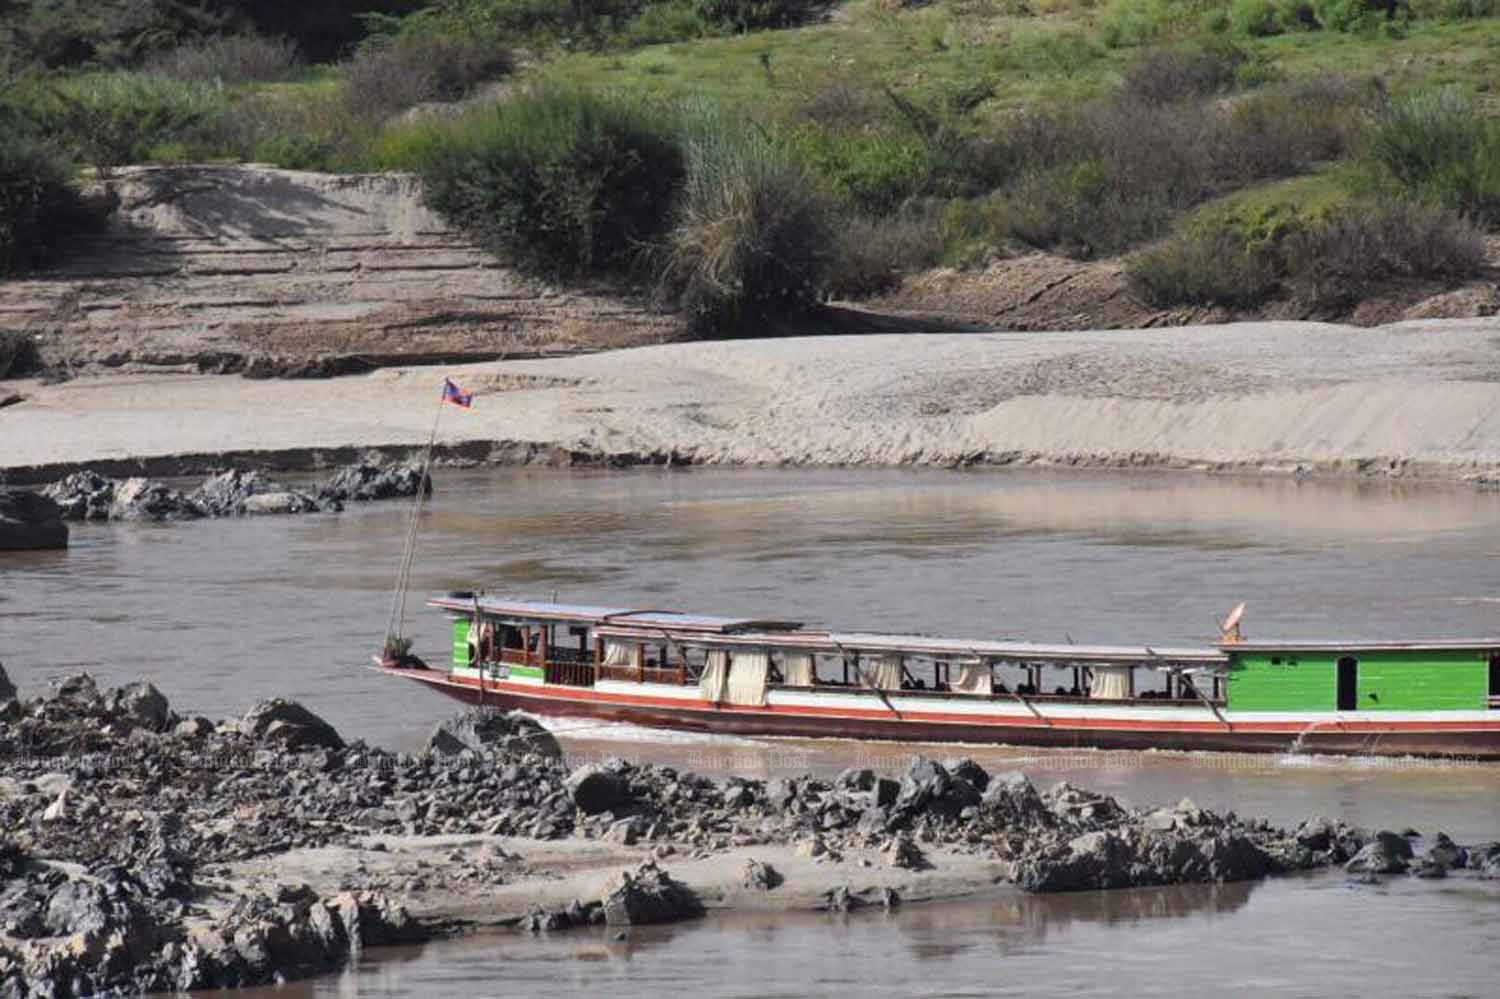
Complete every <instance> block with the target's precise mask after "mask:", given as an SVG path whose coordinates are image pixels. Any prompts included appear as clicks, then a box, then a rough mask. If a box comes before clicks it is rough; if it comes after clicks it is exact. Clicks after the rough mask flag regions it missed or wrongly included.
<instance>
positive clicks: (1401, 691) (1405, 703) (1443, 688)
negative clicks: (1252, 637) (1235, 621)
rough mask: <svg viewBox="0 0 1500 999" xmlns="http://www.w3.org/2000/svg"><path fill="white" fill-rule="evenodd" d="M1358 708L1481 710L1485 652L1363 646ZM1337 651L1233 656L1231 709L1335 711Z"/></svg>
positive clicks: (1485, 680)
mask: <svg viewBox="0 0 1500 999" xmlns="http://www.w3.org/2000/svg"><path fill="white" fill-rule="evenodd" d="M1353 657H1354V658H1355V659H1356V660H1357V661H1358V663H1359V674H1358V677H1359V683H1358V687H1357V690H1358V701H1357V703H1358V705H1359V707H1358V709H1357V710H1360V711H1370V712H1378V711H1482V710H1484V709H1485V707H1486V703H1487V699H1488V696H1489V657H1488V655H1487V654H1486V653H1485V652H1482V651H1479V650H1454V651H1448V650H1431V651H1374V650H1371V651H1366V652H1363V653H1359V654H1357V655H1354V656H1353ZM1341 658H1343V655H1341V654H1340V653H1338V652H1333V651H1329V652H1321V651H1320V652H1290V653H1282V654H1280V655H1276V654H1273V653H1271V652H1260V651H1257V652H1254V653H1236V654H1234V655H1233V656H1232V657H1231V661H1230V665H1229V707H1230V709H1231V710H1233V711H1336V710H1338V661H1339V660H1340V659H1341Z"/></svg>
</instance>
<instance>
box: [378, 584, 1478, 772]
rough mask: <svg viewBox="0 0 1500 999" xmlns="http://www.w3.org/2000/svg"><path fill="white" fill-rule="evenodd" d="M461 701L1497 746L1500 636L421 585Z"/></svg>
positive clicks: (742, 722)
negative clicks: (806, 620)
mask: <svg viewBox="0 0 1500 999" xmlns="http://www.w3.org/2000/svg"><path fill="white" fill-rule="evenodd" d="M428 604H429V606H431V607H434V608H437V609H439V610H442V611H444V612H446V613H447V614H448V615H449V616H450V618H451V619H452V643H453V644H452V654H451V661H450V662H448V663H447V664H445V665H444V666H442V667H441V668H436V667H432V666H428V665H426V664H425V663H422V662H421V661H420V660H417V659H415V658H412V657H402V658H401V659H400V660H399V661H393V660H390V659H384V660H380V661H378V664H377V667H376V668H378V669H380V670H381V671H383V672H385V673H388V674H390V675H392V676H399V677H402V678H404V679H407V680H411V681H414V682H417V683H421V684H424V685H425V686H427V687H430V688H431V689H433V690H436V691H440V692H442V693H444V694H447V695H449V696H451V697H455V698H457V699H459V700H461V701H465V702H468V703H471V704H484V705H493V706H496V707H500V708H507V709H508V708H519V709H521V710H525V711H529V712H533V713H536V714H541V715H563V716H577V717H586V718H595V719H605V720H611V721H620V722H630V723H634V724H637V725H645V726H656V727H662V728H672V729H687V730H693V731H700V732H715V733H734V734H742V735H780V736H804V737H806V736H811V737H841V738H858V739H896V740H910V741H921V742H973V743H1004V744H1015V745H1033V746H1068V747H1073V746H1076V747H1097V748H1104V749H1110V748H1120V749H1147V748H1159V749H1187V750H1220V751H1258V752H1286V751H1289V750H1295V751H1303V752H1311V753H1342V754H1377V755H1415V756H1452V757H1461V758H1464V759H1500V639H1487V640H1480V641H1433V642H1266V641H1254V642H1252V641H1246V640H1243V639H1242V638H1241V637H1240V631H1239V621H1238V616H1239V615H1238V610H1240V609H1237V613H1236V614H1235V615H1234V616H1233V618H1234V619H1233V620H1232V621H1226V624H1225V628H1224V630H1223V634H1222V635H1221V638H1220V641H1219V642H1217V643H1215V644H1211V645H1206V646H1204V647H1201V648H1165V647H1148V646H1123V645H1122V646H1112V645H1097V646H1096V645H1073V644H1061V645H1039V644H1032V643H1027V642H1016V641H968V640H961V639H949V638H931V637H927V636H922V635H885V634H872V633H843V632H832V631H818V630H810V629H804V628H803V627H802V626H801V625H800V624H798V623H796V622H792V621H770V620H759V619H750V618H732V617H712V616H704V615H698V614H686V613H680V612H676V611H662V610H640V609H631V608H626V607H590V606H577V605H571V604H561V603H548V602H538V601H530V600H517V599H505V598H500V597H495V596H484V595H478V594H472V593H450V594H447V595H444V596H436V597H434V598H432V599H431V600H429V601H428Z"/></svg>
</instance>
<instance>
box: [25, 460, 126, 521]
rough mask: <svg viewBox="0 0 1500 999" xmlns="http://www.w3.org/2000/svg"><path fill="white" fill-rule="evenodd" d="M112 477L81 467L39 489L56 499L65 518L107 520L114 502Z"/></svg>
mask: <svg viewBox="0 0 1500 999" xmlns="http://www.w3.org/2000/svg"><path fill="white" fill-rule="evenodd" d="M117 485H119V483H118V482H117V481H115V480H114V479H110V478H106V477H105V476H103V475H100V474H98V473H97V472H94V471H90V470H89V469H84V470H83V471H81V472H74V473H73V474H71V475H68V476H65V477H64V478H61V479H59V480H58V481H56V482H54V483H52V484H51V485H50V486H48V487H47V488H46V489H44V490H42V492H43V493H44V494H45V495H47V496H49V497H50V498H52V499H53V500H54V501H56V503H57V505H58V506H59V507H60V508H61V510H62V516H63V517H64V519H67V520H108V519H109V512H110V508H111V507H113V506H114V502H115V487H116V486H117Z"/></svg>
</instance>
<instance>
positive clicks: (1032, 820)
mask: <svg viewBox="0 0 1500 999" xmlns="http://www.w3.org/2000/svg"><path fill="white" fill-rule="evenodd" d="M980 807H981V808H982V809H983V810H984V811H985V812H988V813H991V814H993V815H995V816H997V817H999V818H1001V819H1002V820H1004V821H1005V822H1006V823H1007V824H1009V825H1029V824H1043V825H1049V824H1051V823H1052V822H1053V816H1052V812H1051V810H1050V809H1049V808H1048V807H1047V805H1046V803H1045V802H1044V801H1042V796H1041V795H1040V794H1039V793H1037V789H1036V788H1035V787H1034V786H1033V785H1032V783H1031V781H1030V780H1028V779H1027V777H1026V775H1025V774H1023V773H1021V772H1020V771H1018V770H1016V771H1011V772H1010V773H1005V774H1001V775H1000V776H998V777H993V778H991V779H990V782H989V784H988V785H987V786H986V787H985V789H984V797H983V798H982V799H981V800H980Z"/></svg>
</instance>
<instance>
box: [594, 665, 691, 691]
mask: <svg viewBox="0 0 1500 999" xmlns="http://www.w3.org/2000/svg"><path fill="white" fill-rule="evenodd" d="M599 679H601V680H619V681H622V682H624V683H666V684H671V685H672V686H674V687H676V686H682V685H683V684H684V683H685V678H684V673H683V671H682V670H679V669H659V668H657V667H654V666H647V667H645V668H644V669H643V668H641V667H639V666H600V667H599Z"/></svg>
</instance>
